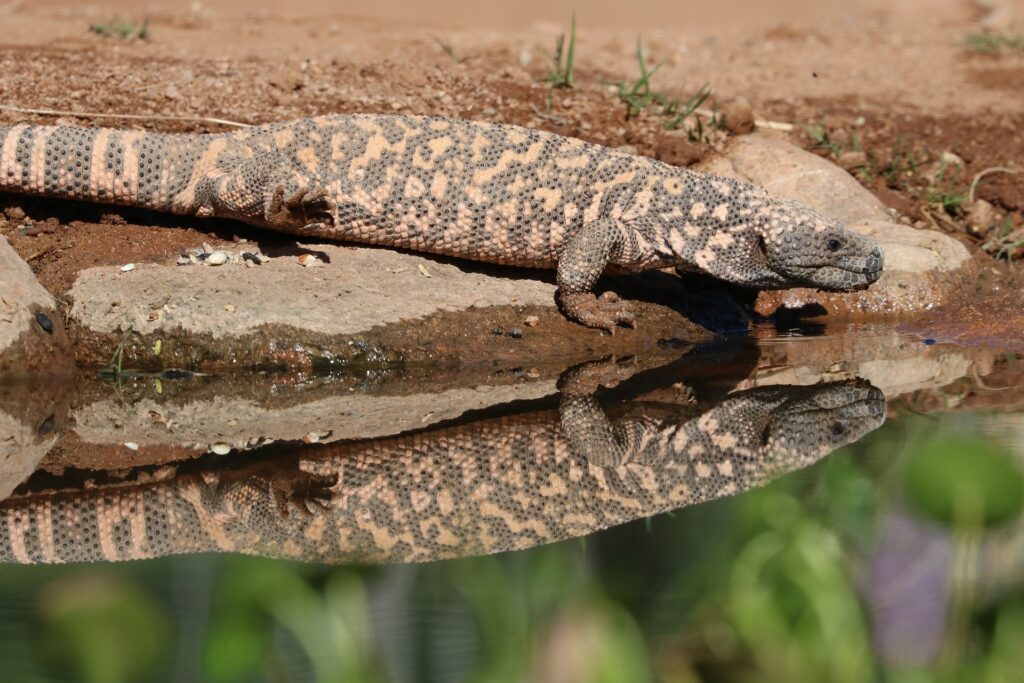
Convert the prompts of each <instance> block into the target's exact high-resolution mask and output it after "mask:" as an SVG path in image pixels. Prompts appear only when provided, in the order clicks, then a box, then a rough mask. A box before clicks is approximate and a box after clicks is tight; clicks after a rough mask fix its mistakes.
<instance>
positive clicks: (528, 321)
mask: <svg viewBox="0 0 1024 683" xmlns="http://www.w3.org/2000/svg"><path fill="white" fill-rule="evenodd" d="M523 324H524V325H526V326H527V327H536V326H537V325H538V324H540V318H539V317H537V316H535V315H528V316H526V318H524V319H523Z"/></svg>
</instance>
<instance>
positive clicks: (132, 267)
mask: <svg viewBox="0 0 1024 683" xmlns="http://www.w3.org/2000/svg"><path fill="white" fill-rule="evenodd" d="M130 270H135V264H134V263H126V264H124V265H123V266H121V272H122V273H127V272H128V271H130Z"/></svg>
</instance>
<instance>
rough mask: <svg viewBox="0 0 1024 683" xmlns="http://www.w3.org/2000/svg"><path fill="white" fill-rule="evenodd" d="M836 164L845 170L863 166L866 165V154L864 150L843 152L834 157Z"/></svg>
mask: <svg viewBox="0 0 1024 683" xmlns="http://www.w3.org/2000/svg"><path fill="white" fill-rule="evenodd" d="M836 164H838V165H839V167H840V168H842V169H844V170H846V171H852V170H854V169H858V168H864V167H865V166H867V165H868V155H867V154H865V153H864V152H843V153H842V154H840V155H839V158H838V159H836Z"/></svg>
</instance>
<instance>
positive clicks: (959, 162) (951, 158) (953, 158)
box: [939, 152, 964, 166]
mask: <svg viewBox="0 0 1024 683" xmlns="http://www.w3.org/2000/svg"><path fill="white" fill-rule="evenodd" d="M939 160H940V161H942V163H944V164H948V165H950V166H963V165H964V160H963V159H961V158H960V156H959V155H956V154H953V153H952V152H943V153H942V156H940V157H939Z"/></svg>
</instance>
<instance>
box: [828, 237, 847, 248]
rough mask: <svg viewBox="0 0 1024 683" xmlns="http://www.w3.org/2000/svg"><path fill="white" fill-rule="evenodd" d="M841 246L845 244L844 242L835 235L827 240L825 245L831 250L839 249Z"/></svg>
mask: <svg viewBox="0 0 1024 683" xmlns="http://www.w3.org/2000/svg"><path fill="white" fill-rule="evenodd" d="M841 246H843V243H842V242H840V241H839V240H837V239H836V238H835V237H832V238H830V239H829V241H828V242H825V247H826V248H827V249H828V250H829V251H839V247H841Z"/></svg>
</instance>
